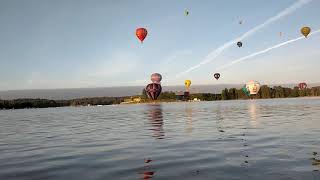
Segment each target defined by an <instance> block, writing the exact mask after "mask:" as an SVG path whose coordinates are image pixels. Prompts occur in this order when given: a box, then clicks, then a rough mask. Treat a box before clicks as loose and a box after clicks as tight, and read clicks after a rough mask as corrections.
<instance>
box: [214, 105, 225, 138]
mask: <svg viewBox="0 0 320 180" xmlns="http://www.w3.org/2000/svg"><path fill="white" fill-rule="evenodd" d="M221 111H222V109H221V105H220V104H218V105H217V107H216V112H215V114H216V124H217V125H216V127H217V130H218V131H219V132H225V131H224V130H223V126H222V124H223V116H222V112H221Z"/></svg>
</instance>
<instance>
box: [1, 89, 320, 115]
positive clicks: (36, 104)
mask: <svg viewBox="0 0 320 180" xmlns="http://www.w3.org/2000/svg"><path fill="white" fill-rule="evenodd" d="M305 96H320V86H318V87H312V88H305V89H299V88H298V87H294V88H285V87H281V86H274V87H268V86H267V85H263V86H261V87H260V91H259V93H258V94H256V95H253V96H247V95H246V94H245V93H244V92H243V91H242V89H236V88H230V89H227V88H226V89H224V90H222V92H221V94H212V93H197V94H190V96H189V97H185V100H189V99H191V100H192V99H194V98H197V99H200V100H202V101H219V100H235V99H252V98H254V99H271V98H293V97H305ZM135 97H140V98H141V102H151V100H150V99H148V97H147V94H146V92H145V90H143V91H142V95H137V96H135ZM126 98H130V97H93V98H78V99H72V100H48V99H15V100H0V109H23V108H48V107H62V106H87V105H111V104H120V103H121V102H124V99H126ZM176 100H177V95H176V93H175V92H163V93H161V94H160V96H159V98H158V100H157V101H160V102H161V101H166V102H167V101H176Z"/></svg>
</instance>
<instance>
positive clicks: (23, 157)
mask: <svg viewBox="0 0 320 180" xmlns="http://www.w3.org/2000/svg"><path fill="white" fill-rule="evenodd" d="M0 162H1V163H0V179H8V180H10V179H32V180H37V179H39V180H40V179H68V180H69V179H80V180H81V179H86V180H87V179H117V180H118V179H175V180H179V179H184V180H185V179H201V180H202V179H203V180H207V179H271V178H272V179H320V172H319V171H320V99H317V98H314V99H312V98H306V99H304V98H300V99H273V100H255V101H254V100H247V101H216V102H199V103H168V104H141V105H119V106H103V107H77V108H73V107H67V108H49V109H25V110H8V111H7V110H6V111H0Z"/></svg>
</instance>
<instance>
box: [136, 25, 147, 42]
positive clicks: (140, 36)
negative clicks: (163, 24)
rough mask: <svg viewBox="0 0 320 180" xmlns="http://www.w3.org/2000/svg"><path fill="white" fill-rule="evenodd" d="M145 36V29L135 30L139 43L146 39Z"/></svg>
mask: <svg viewBox="0 0 320 180" xmlns="http://www.w3.org/2000/svg"><path fill="white" fill-rule="evenodd" d="M147 35H148V31H147V29H145V28H138V29H136V36H137V38H138V39H139V40H140V41H141V43H142V42H143V40H144V39H145V38H146V37H147Z"/></svg>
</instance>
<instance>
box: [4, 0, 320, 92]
mask: <svg viewBox="0 0 320 180" xmlns="http://www.w3.org/2000/svg"><path fill="white" fill-rule="evenodd" d="M139 2H140V3H139ZM139 2H138V3H137V2H133V1H129V0H123V1H119V2H111V1H105V2H101V1H90V2H88V1H83V0H79V1H75V0H69V1H49V0H43V1H23V2H21V1H17V0H11V1H2V2H0V24H1V26H2V28H0V39H1V43H0V63H1V69H0V91H15V90H54V89H86V88H113V87H115V88H116V87H137V86H146V85H147V84H148V83H150V80H149V79H150V75H151V73H153V72H159V73H160V74H162V75H163V80H162V84H163V86H166V87H167V86H183V85H184V80H185V79H191V80H192V85H191V86H201V85H209V86H210V85H226V84H244V83H245V82H247V81H249V80H256V81H258V82H260V83H261V84H266V85H268V84H298V83H299V82H307V83H308V84H318V83H320V82H319V79H318V77H317V73H318V68H317V67H319V66H320V62H319V61H318V58H319V57H320V52H319V51H318V47H319V41H320V21H318V19H317V17H320V11H319V7H320V1H316V0H283V1H281V2H279V1H278V0H272V1H268V2H264V1H259V2H252V1H249V0H243V1H241V2H234V1H232V2H231V1H224V2H221V1H209V0H207V1H202V2H201V3H199V2H189V1H187V2H178V1H174V2H172V1H169V0H167V2H170V6H168V3H166V1H161V2H155V1H153V2H150V1H146V0H142V1H139ZM185 10H188V11H189V15H187V16H186V15H185ZM57 12H59V13H57ZM239 21H241V24H240V23H239ZM304 26H309V27H311V33H310V34H309V36H308V38H304V37H303V35H302V34H301V33H300V29H301V27H304ZM138 27H146V28H147V30H148V36H147V37H146V39H145V40H144V42H143V44H142V43H140V42H139V40H138V39H137V37H136V36H135V30H136V28H138ZM237 41H241V42H242V43H243V47H241V48H239V47H238V46H237V45H236V43H237ZM215 72H219V73H220V74H221V77H220V79H219V80H218V81H216V80H215V79H214V78H213V74H214V73H215ZM239 82H240V83H239ZM218 83H219V84H218Z"/></svg>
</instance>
